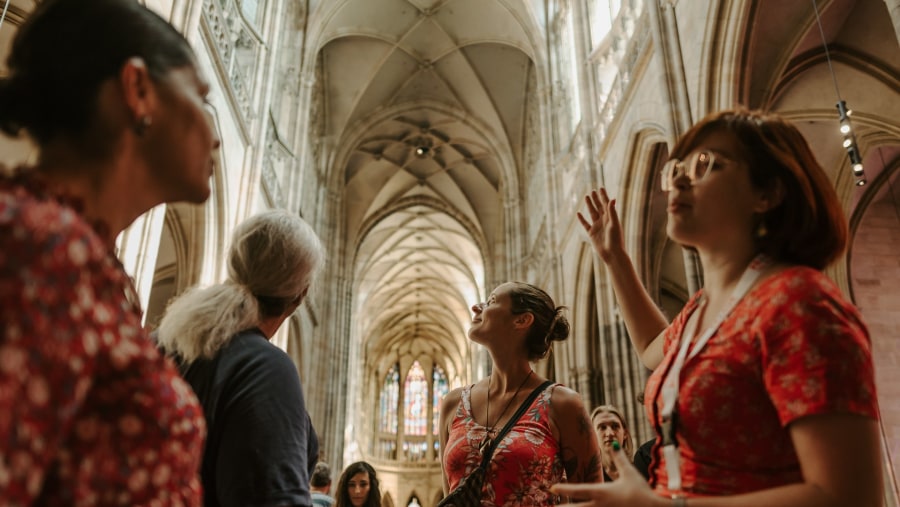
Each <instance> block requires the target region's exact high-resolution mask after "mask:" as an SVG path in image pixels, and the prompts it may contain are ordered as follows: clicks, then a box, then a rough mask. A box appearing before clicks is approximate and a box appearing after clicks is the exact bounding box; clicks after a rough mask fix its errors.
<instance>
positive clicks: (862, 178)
mask: <svg viewBox="0 0 900 507" xmlns="http://www.w3.org/2000/svg"><path fill="white" fill-rule="evenodd" d="M811 2H812V5H813V12H814V13H815V14H816V25H817V26H818V28H819V36H820V37H821V38H822V49H824V50H825V61H826V62H827V63H828V72H829V73H830V74H831V82H832V83H833V84H834V93H835V95H837V100H838V101H837V104H836V106H837V110H838V116H839V122H840V125H841V127H840V130H841V134H842V135H843V136H844V140H843V142H842V145H843V147H844V149H845V150H847V156H848V157H849V158H850V168H851V170H852V171H853V176H854V177H856V186H858V187H861V186H863V185H865V184H866V175H865V173H864V172H863V163H862V155H861V154H860V152H859V145H858V144H857V142H856V133H855V132H853V126H852V125H851V124H850V115H851V114H852V111H850V109H849V108H848V107H847V103H846V102H844V99H842V98H841V89H840V88H839V87H838V82H837V75H836V74H835V73H834V66H833V65H832V63H831V52H830V51H829V50H828V40H827V39H826V38H825V29H824V28H822V18H821V17H820V16H819V5H818V4H817V3H816V0H811Z"/></svg>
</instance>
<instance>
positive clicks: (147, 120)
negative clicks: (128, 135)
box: [134, 114, 153, 136]
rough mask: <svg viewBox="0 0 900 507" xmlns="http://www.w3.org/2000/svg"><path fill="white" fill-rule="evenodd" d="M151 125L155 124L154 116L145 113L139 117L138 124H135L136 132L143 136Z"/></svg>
mask: <svg viewBox="0 0 900 507" xmlns="http://www.w3.org/2000/svg"><path fill="white" fill-rule="evenodd" d="M150 125H153V118H151V117H150V115H148V114H145V115H144V116H141V117H140V119H138V122H137V124H136V125H135V126H134V133H135V134H137V135H139V136H142V135H144V133H146V132H147V129H148V128H150Z"/></svg>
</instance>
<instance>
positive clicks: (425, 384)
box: [372, 356, 450, 462]
mask: <svg viewBox="0 0 900 507" xmlns="http://www.w3.org/2000/svg"><path fill="white" fill-rule="evenodd" d="M408 361H412V364H410V363H409V362H408ZM401 364H409V369H408V370H407V369H405V368H403V369H401V367H400V365H401ZM423 365H424V366H423ZM426 369H427V370H429V372H428V373H426ZM401 377H402V378H403V382H402V383H401V382H400V378H401ZM401 388H402V391H401ZM449 391H450V381H449V379H448V376H447V373H446V370H445V369H444V367H443V366H440V365H438V364H437V363H436V362H434V360H433V359H432V358H430V357H427V356H425V357H422V356H420V357H419V358H418V359H413V358H411V357H408V356H407V358H403V357H401V358H399V361H398V362H397V363H395V364H394V365H393V366H391V368H390V370H388V372H387V373H386V374H385V376H384V377H383V381H382V384H381V386H380V391H379V392H378V395H377V396H378V397H377V398H376V400H377V403H378V405H377V406H376V408H375V411H376V413H377V419H376V420H375V424H374V429H375V433H376V435H375V439H374V441H373V443H372V452H373V454H374V455H375V456H377V457H379V458H381V459H388V460H403V461H410V462H419V461H423V460H434V459H437V457H438V454H439V450H440V449H439V446H440V445H439V443H438V442H439V439H438V434H439V431H438V428H439V427H440V425H439V424H438V422H439V421H438V419H439V416H440V409H441V399H442V398H443V397H444V396H446V394H447V393H448V392H449Z"/></svg>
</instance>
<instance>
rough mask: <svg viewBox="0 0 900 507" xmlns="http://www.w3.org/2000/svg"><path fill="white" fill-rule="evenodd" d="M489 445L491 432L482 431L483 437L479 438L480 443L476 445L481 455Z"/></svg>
mask: <svg viewBox="0 0 900 507" xmlns="http://www.w3.org/2000/svg"><path fill="white" fill-rule="evenodd" d="M490 446H491V434H490V430H488V431H485V432H484V438H482V439H481V445H479V446H478V451H479V452H481V454H482V455H483V454H484V452H485V451H486V450H487V448H488V447H490Z"/></svg>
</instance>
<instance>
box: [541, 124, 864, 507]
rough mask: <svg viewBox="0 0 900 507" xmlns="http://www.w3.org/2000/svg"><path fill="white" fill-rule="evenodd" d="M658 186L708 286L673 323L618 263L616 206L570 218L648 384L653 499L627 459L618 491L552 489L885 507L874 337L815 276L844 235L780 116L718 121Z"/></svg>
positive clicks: (677, 155) (666, 499)
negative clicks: (604, 274)
mask: <svg viewBox="0 0 900 507" xmlns="http://www.w3.org/2000/svg"><path fill="white" fill-rule="evenodd" d="M662 188H663V190H665V191H666V192H668V200H669V206H668V215H669V221H668V226H667V232H668V235H669V237H670V238H671V239H672V240H673V241H676V242H678V243H680V244H682V245H685V246H687V247H690V248H694V249H695V250H696V251H697V254H698V255H699V257H700V262H701V264H702V266H703V273H704V280H705V286H704V287H703V289H702V290H700V291H699V292H698V293H696V294H694V296H693V297H692V298H691V299H690V301H688V303H687V305H685V307H684V309H683V310H682V311H681V313H680V314H679V315H678V316H676V317H675V320H674V321H673V322H672V324H671V325H667V323H666V321H665V319H664V318H663V317H662V314H661V313H660V312H659V310H657V309H656V306H655V305H654V304H653V302H652V300H651V299H650V297H649V295H648V294H647V292H646V291H645V290H644V289H643V287H642V286H641V284H640V281H639V279H638V277H637V274H636V272H635V269H634V266H633V265H632V264H631V261H630V259H629V258H628V256H627V254H626V253H625V249H624V246H623V241H622V231H621V229H620V226H619V220H618V216H617V214H616V210H615V206H614V204H615V201H612V200H610V199H609V198H608V197H607V195H606V192H605V191H603V190H602V189H601V190H600V191H599V192H594V193H592V194H591V195H589V196H588V197H587V205H588V217H587V218H585V217H584V216H582V215H580V214H579V218H580V220H581V223H582V225H583V226H584V228H585V230H586V231H588V233H589V235H590V238H591V241H592V243H593V245H594V248H595V250H596V251H597V253H598V254H599V255H600V257H601V258H602V259H603V260H604V262H605V263H606V264H607V266H608V267H609V270H608V271H609V273H610V276H611V277H612V280H613V287H614V289H615V291H616V296H617V299H618V301H619V305H620V308H621V309H622V311H623V315H624V316H625V322H626V325H627V326H628V331H629V335H630V337H631V339H632V342H633V344H634V346H635V349H636V352H637V353H638V354H639V355H640V357H641V359H642V360H643V362H644V364H645V365H646V366H647V367H648V368H651V369H653V370H654V372H653V375H652V376H651V377H650V380H649V381H648V387H647V390H646V391H645V392H646V398H645V404H646V408H647V413H648V415H649V416H650V420H651V423H652V425H653V426H654V428H655V429H656V432H657V435H658V437H657V442H656V445H655V446H654V448H653V451H652V452H653V465H652V466H651V469H650V485H651V487H652V490H651V489H650V488H648V487H647V486H646V484H645V481H644V479H643V477H641V476H640V474H639V473H637V472H636V471H635V469H634V468H633V467H630V466H629V465H628V460H627V458H626V457H625V456H623V455H622V453H621V452H620V453H616V456H615V459H616V465H617V467H618V469H619V473H620V479H619V480H618V481H616V482H614V483H612V484H606V485H602V486H595V485H586V486H572V485H560V486H559V491H560V492H565V493H569V494H577V495H578V496H582V495H584V496H587V497H591V498H593V499H594V501H595V504H596V505H598V506H601V505H602V506H603V507H608V506H617V505H629V506H633V507H641V506H654V505H660V506H662V505H676V506H678V505H681V506H684V505H690V506H691V507H704V506H717V507H742V506H759V505H766V506H767V507H807V506H808V507H813V506H815V507H829V506H834V507H844V506H848V505H853V506H855V507H876V506H878V507H880V506H881V496H882V475H881V473H882V472H881V463H880V460H879V449H880V444H879V431H878V406H877V403H876V397H875V381H874V373H873V367H872V357H871V351H870V347H869V336H868V333H867V331H866V328H865V325H864V324H863V323H862V321H861V319H860V316H859V313H858V312H857V311H856V309H855V308H854V307H853V306H852V305H851V304H849V303H848V302H847V301H845V300H844V298H843V296H842V295H841V292H840V290H839V289H838V288H837V286H836V285H835V284H834V283H833V282H832V281H831V280H830V279H828V277H826V276H825V275H824V274H823V273H822V272H821V270H822V269H823V268H825V267H826V266H828V265H829V264H831V263H832V262H834V261H835V260H836V259H837V258H838V257H840V255H841V253H842V252H843V250H844V248H845V246H846V242H847V223H846V220H845V219H844V216H843V213H842V209H841V205H840V202H839V201H838V198H837V195H836V194H835V191H834V189H833V188H832V186H831V182H830V181H829V179H828V177H827V176H826V175H825V172H824V171H823V170H822V168H821V167H820V166H819V164H818V163H817V162H816V159H815V157H814V156H813V154H812V151H811V150H810V148H809V146H808V145H807V143H806V140H805V139H804V138H803V136H802V135H801V134H800V132H799V131H798V130H797V128H796V127H795V126H793V125H792V124H790V123H789V122H787V121H785V120H784V119H782V118H780V117H778V116H776V115H774V114H767V113H762V112H754V111H746V110H736V111H724V112H721V113H718V114H713V115H711V116H709V117H707V118H705V119H703V120H702V121H701V122H700V123H698V124H697V125H695V126H694V127H693V128H691V129H690V130H689V131H688V132H687V133H686V134H685V135H684V136H683V137H682V138H681V139H680V140H679V141H678V143H676V145H675V147H674V148H673V149H672V155H671V159H670V160H669V162H668V163H667V164H666V166H665V169H664V170H663V173H662ZM710 497H715V498H710Z"/></svg>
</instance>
